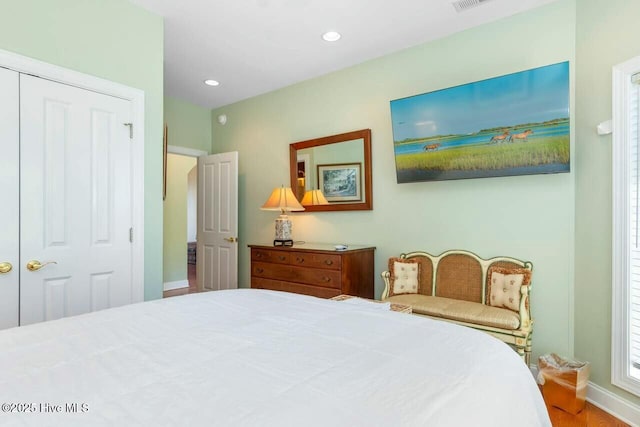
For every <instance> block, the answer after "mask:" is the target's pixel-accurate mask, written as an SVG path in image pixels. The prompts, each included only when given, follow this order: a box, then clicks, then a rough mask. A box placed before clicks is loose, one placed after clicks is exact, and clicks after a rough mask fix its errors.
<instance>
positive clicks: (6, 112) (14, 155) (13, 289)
mask: <svg viewBox="0 0 640 427" xmlns="http://www.w3.org/2000/svg"><path fill="white" fill-rule="evenodd" d="M18 88H19V86H18V73H16V72H15V71H10V70H7V69H4V68H0V94H2V96H0V148H1V155H0V189H2V191H1V193H0V194H1V195H2V200H1V201H0V271H5V270H6V269H8V268H9V264H10V265H11V270H10V271H7V272H5V273H1V272H0V329H5V328H10V327H13V326H18V307H19V299H18V298H19V295H20V283H19V281H20V266H19V259H18V255H19V237H20V226H19V215H20V214H19V197H20V195H19V194H20V193H19V191H20V190H19V188H20V187H19V175H20V173H19V172H20V171H19V155H18V152H19V135H20V133H19V130H20V128H19V121H18V120H19V98H18V96H19V95H18Z"/></svg>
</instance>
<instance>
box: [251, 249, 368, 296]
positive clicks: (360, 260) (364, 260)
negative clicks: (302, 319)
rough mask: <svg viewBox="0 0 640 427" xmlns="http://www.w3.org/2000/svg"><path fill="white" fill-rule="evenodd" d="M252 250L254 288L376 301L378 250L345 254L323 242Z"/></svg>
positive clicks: (361, 250) (347, 251)
mask: <svg viewBox="0 0 640 427" xmlns="http://www.w3.org/2000/svg"><path fill="white" fill-rule="evenodd" d="M249 247H250V248H251V287H252V288H258V289H271V290H275V291H286V292H294V293H298V294H305V295H312V296H316V297H321V298H332V297H335V296H338V295H340V294H347V295H355V296H358V297H362V298H371V299H373V277H374V274H375V271H374V270H375V269H374V260H373V253H374V251H375V249H376V248H375V247H372V246H349V248H348V249H347V250H345V251H336V250H335V248H334V246H333V245H329V244H322V243H315V244H314V243H304V244H299V245H294V246H290V247H284V246H270V245H249Z"/></svg>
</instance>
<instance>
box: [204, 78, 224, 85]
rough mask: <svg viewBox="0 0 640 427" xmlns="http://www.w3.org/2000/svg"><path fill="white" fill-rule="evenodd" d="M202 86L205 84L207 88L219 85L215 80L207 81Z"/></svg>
mask: <svg viewBox="0 0 640 427" xmlns="http://www.w3.org/2000/svg"><path fill="white" fill-rule="evenodd" d="M204 84H206V85H208V86H218V85H219V84H220V82H219V81H217V80H211V79H208V80H205V81H204Z"/></svg>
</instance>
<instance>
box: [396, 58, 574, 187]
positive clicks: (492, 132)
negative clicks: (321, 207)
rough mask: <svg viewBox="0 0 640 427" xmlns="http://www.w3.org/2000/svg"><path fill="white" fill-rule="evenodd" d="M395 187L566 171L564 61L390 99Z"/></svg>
mask: <svg viewBox="0 0 640 427" xmlns="http://www.w3.org/2000/svg"><path fill="white" fill-rule="evenodd" d="M391 118H392V122H393V137H394V152H395V159H396V173H397V178H398V183H405V182H413V181H434V180H446V179H463V178H484V177H496V176H508V175H530V174H539V173H560V172H569V129H570V126H569V63H568V62H562V63H559V64H554V65H548V66H545V67H540V68H535V69H531V70H527V71H522V72H519V73H514V74H509V75H505V76H501V77H496V78H492V79H488V80H482V81H479V82H474V83H469V84H465V85H462V86H456V87H452V88H448V89H443V90H439V91H436V92H430V93H426V94H422V95H417V96H413V97H409V98H403V99H398V100H395V101H391Z"/></svg>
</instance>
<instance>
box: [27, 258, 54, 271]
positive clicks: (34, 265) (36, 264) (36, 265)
mask: <svg viewBox="0 0 640 427" xmlns="http://www.w3.org/2000/svg"><path fill="white" fill-rule="evenodd" d="M49 264H57V262H55V261H49V262H45V263H44V264H41V263H40V261H37V260H35V259H34V260H32V261H29V262H28V263H27V270H29V271H38V270H40V269H41V268H42V267H44V266H45V265H49Z"/></svg>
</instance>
